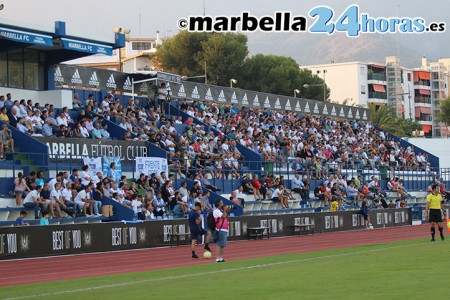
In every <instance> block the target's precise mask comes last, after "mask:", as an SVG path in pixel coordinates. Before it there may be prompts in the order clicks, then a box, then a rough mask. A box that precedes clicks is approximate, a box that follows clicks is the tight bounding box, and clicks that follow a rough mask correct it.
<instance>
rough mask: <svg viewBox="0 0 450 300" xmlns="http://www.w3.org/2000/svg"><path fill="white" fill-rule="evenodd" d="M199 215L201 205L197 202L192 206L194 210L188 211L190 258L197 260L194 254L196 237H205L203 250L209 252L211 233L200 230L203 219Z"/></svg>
mask: <svg viewBox="0 0 450 300" xmlns="http://www.w3.org/2000/svg"><path fill="white" fill-rule="evenodd" d="M201 214H202V204H201V203H200V202H197V203H195V204H194V209H191V210H190V211H189V230H190V232H191V251H192V258H198V256H197V254H195V245H196V244H197V240H198V237H199V236H202V235H206V239H205V247H204V249H205V250H207V251H209V252H211V249H210V248H209V240H210V238H211V233H210V232H209V231H207V230H205V229H204V228H202V226H201V223H202V220H203V218H202V217H201Z"/></svg>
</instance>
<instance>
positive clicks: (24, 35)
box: [0, 20, 125, 64]
mask: <svg viewBox="0 0 450 300" xmlns="http://www.w3.org/2000/svg"><path fill="white" fill-rule="evenodd" d="M124 45H125V35H124V34H122V33H116V34H115V38H114V40H109V41H104V40H102V41H100V40H99V39H97V38H93V37H86V36H81V35H74V34H67V32H66V23H65V22H63V21H57V22H55V27H54V28H43V27H41V26H35V25H29V24H23V23H18V22H14V21H5V20H2V22H1V23H0V49H1V50H0V52H4V51H11V50H16V49H35V50H39V51H43V52H46V54H47V63H48V64H55V63H60V62H63V61H67V60H71V59H76V58H80V57H84V56H89V55H92V54H104V55H112V50H113V49H117V48H121V47H123V46H124Z"/></svg>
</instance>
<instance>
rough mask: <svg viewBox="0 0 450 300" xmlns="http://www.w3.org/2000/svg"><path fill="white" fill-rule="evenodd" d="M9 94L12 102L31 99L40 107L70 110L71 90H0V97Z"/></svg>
mask: <svg viewBox="0 0 450 300" xmlns="http://www.w3.org/2000/svg"><path fill="white" fill-rule="evenodd" d="M8 93H11V95H12V99H13V100H20V99H25V100H28V99H31V100H33V103H36V102H39V103H40V104H41V106H44V104H46V103H48V104H53V105H54V107H59V108H61V107H64V106H67V107H68V108H69V109H71V108H72V91H71V90H51V91H33V90H22V89H12V88H3V87H2V88H1V92H0V95H6V94H8Z"/></svg>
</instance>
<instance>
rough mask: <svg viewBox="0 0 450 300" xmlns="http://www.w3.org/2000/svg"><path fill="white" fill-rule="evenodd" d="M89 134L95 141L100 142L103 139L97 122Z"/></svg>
mask: <svg viewBox="0 0 450 300" xmlns="http://www.w3.org/2000/svg"><path fill="white" fill-rule="evenodd" d="M91 134H92V138H93V139H95V140H102V139H103V136H102V132H101V129H100V123H99V122H96V123H95V124H94V129H92V131H91Z"/></svg>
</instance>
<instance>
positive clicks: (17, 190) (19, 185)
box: [14, 172, 30, 206]
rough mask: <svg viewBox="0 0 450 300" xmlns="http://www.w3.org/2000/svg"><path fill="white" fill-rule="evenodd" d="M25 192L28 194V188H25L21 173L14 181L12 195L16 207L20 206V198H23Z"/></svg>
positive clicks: (24, 180)
mask: <svg viewBox="0 0 450 300" xmlns="http://www.w3.org/2000/svg"><path fill="white" fill-rule="evenodd" d="M27 191H28V192H29V191H30V188H29V187H28V186H27V181H26V179H25V178H24V177H23V174H22V172H19V173H18V174H17V178H16V179H14V195H15V196H16V205H17V206H22V197H23V196H25V193H26V192H27Z"/></svg>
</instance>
